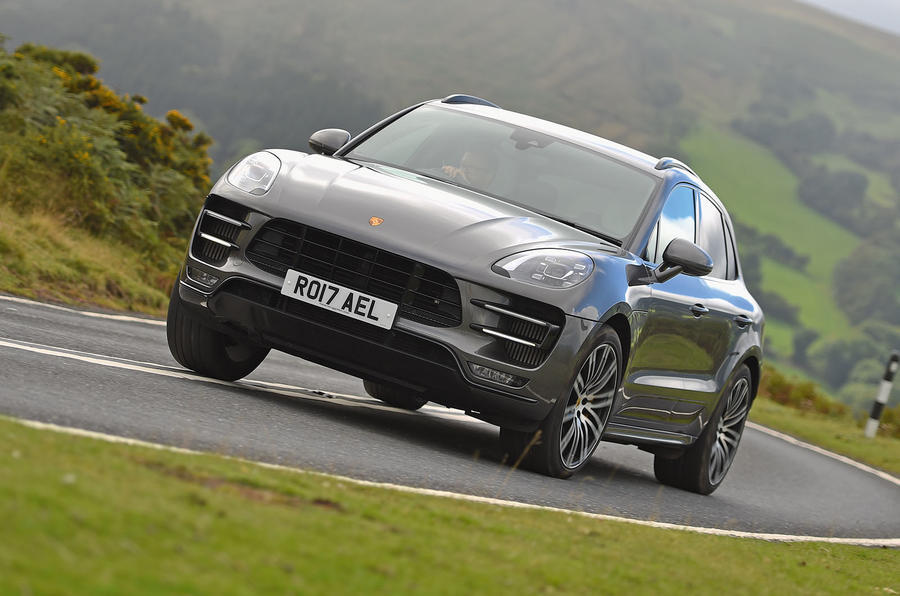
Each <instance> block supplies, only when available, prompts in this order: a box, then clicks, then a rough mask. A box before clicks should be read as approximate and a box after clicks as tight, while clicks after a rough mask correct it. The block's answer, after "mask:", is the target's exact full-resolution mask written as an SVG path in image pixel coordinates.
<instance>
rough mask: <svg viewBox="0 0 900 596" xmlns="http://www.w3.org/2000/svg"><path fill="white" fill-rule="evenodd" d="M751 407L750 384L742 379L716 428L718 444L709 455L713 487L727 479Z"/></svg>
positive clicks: (731, 395) (734, 388)
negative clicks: (726, 475)
mask: <svg viewBox="0 0 900 596" xmlns="http://www.w3.org/2000/svg"><path fill="white" fill-rule="evenodd" d="M749 406H750V383H749V381H748V380H747V379H746V378H744V377H741V378H739V379H738V380H737V382H736V383H735V384H734V386H733V387H732V388H731V393H729V394H728V402H727V403H726V404H725V410H724V411H723V412H722V416H721V417H720V418H719V422H718V425H717V427H716V442H715V443H713V446H712V450H711V451H710V454H709V482H710V484H712V485H718V484H719V483H720V482H721V481H722V479H723V478H725V474H726V473H727V472H728V468H730V467H731V462H732V461H734V456H735V454H736V453H737V448H738V443H740V441H741V434H742V433H743V432H744V420H745V419H746V418H747V412H748V411H749Z"/></svg>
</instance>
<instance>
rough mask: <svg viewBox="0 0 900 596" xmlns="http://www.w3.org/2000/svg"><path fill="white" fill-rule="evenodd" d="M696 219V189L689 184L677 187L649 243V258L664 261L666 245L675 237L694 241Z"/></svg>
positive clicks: (653, 260) (657, 261)
mask: <svg viewBox="0 0 900 596" xmlns="http://www.w3.org/2000/svg"><path fill="white" fill-rule="evenodd" d="M694 220H695V217H694V190H693V189H692V188H691V187H689V186H677V187H675V190H673V191H672V194H670V195H669V198H668V199H666V206H665V207H663V210H662V214H661V215H660V216H659V222H658V223H657V224H656V227H654V229H653V233H652V234H651V236H650V240H649V241H648V243H647V260H648V261H651V262H653V263H662V257H663V253H664V252H665V250H666V247H667V246H668V245H669V242H671V241H672V240H674V239H675V238H684V239H685V240H690V241H691V242H694Z"/></svg>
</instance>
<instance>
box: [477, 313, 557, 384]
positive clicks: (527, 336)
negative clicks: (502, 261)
mask: <svg viewBox="0 0 900 596" xmlns="http://www.w3.org/2000/svg"><path fill="white" fill-rule="evenodd" d="M471 302H472V304H474V305H475V306H479V307H481V308H483V309H485V310H488V311H490V312H492V313H496V314H497V315H498V321H497V324H496V326H487V325H477V324H473V325H472V328H473V329H478V330H480V331H481V332H482V333H485V334H487V335H490V336H492V337H496V338H497V340H498V341H499V342H500V343H501V344H502V346H503V355H504V356H505V358H504V359H505V360H507V361H508V362H510V363H511V364H515V365H517V366H523V367H525V368H536V367H538V366H540V365H541V364H542V363H543V362H544V360H546V358H547V356H548V355H549V354H550V350H552V349H553V346H554V345H555V344H556V340H557V339H558V338H559V332H560V329H561V328H562V323H563V321H564V317H563V316H562V313H561V312H559V311H558V309H555V308H553V307H550V306H547V305H542V304H539V303H536V302H531V301H529V302H528V303H527V304H525V305H523V304H513V305H501V304H492V303H490V302H485V301H484V300H472V301H471ZM518 302H522V300H521V299H519V300H518ZM526 312H527V313H528V314H525V313H526Z"/></svg>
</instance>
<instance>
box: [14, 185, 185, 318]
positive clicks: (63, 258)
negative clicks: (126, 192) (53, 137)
mask: <svg viewBox="0 0 900 596" xmlns="http://www.w3.org/2000/svg"><path fill="white" fill-rule="evenodd" d="M175 274H176V271H168V270H162V269H161V268H160V266H159V265H158V264H155V263H154V262H153V258H152V255H142V254H140V253H139V252H137V251H135V250H134V249H132V248H129V247H127V246H124V245H122V244H117V243H115V242H112V241H110V240H108V239H101V238H96V237H94V236H91V235H90V234H88V233H87V232H84V231H82V230H79V229H76V228H72V227H71V226H67V225H66V224H65V222H64V221H62V219H61V217H60V216H57V215H50V214H42V213H31V214H28V215H21V214H19V213H18V212H16V211H15V210H13V209H12V208H10V206H9V205H6V204H4V203H3V202H0V291H5V292H9V293H12V294H16V295H19V296H25V297H27V298H34V299H37V300H43V301H52V302H63V303H66V304H73V305H78V306H99V307H101V308H107V309H114V310H129V311H137V312H142V313H147V314H153V315H162V314H164V313H165V309H166V306H167V305H168V303H169V297H168V293H167V289H168V288H169V287H171V283H172V280H174V279H175Z"/></svg>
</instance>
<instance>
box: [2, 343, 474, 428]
mask: <svg viewBox="0 0 900 596" xmlns="http://www.w3.org/2000/svg"><path fill="white" fill-rule="evenodd" d="M0 347H7V348H13V349H16V350H23V351H26V352H32V353H35V354H42V355H44V356H54V357H57V358H67V359H70V360H77V361H80V362H86V363H88V364H96V365H99V366H106V367H109V368H118V369H124V370H133V371H136V372H143V373H149V374H152V375H158V376H161V377H170V378H173V379H185V380H188V381H197V382H200V383H209V384H213V385H224V386H226V387H235V388H237V389H245V390H248V389H249V390H253V391H264V392H267V393H274V394H276V395H282V396H285V397H291V398H295V399H305V400H310V401H321V402H328V403H332V404H340V405H345V406H351V407H361V408H369V409H372V410H382V411H386V412H393V413H396V414H406V415H411V416H421V415H422V412H410V411H409V410H402V409H397V408H393V407H391V406H388V405H385V404H383V403H382V402H379V401H376V400H374V399H370V398H366V397H359V396H355V395H347V394H344V393H331V392H329V391H322V390H319V389H308V388H305V387H295V386H292V385H285V384H282V383H268V382H266V381H252V380H244V381H237V382H231V381H221V380H219V379H213V378H210V377H204V376H202V375H198V374H196V373H192V372H190V371H187V370H183V369H173V368H171V367H168V366H165V365H162V364H153V363H150V362H141V361H138V360H126V359H123V358H115V357H114V356H106V355H103V354H92V353H90V352H80V351H76V350H69V349H67V348H59V347H55V346H46V345H42V344H35V343H31V342H23V341H19V340H14V339H10V338H0ZM423 410H425V413H426V415H430V416H437V417H439V418H448V419H452V420H462V421H466V422H474V423H478V424H483V423H482V422H480V421H476V420H475V419H474V418H471V417H469V416H466V415H465V414H464V413H463V412H459V411H458V410H449V409H447V408H441V407H435V406H428V407H426V408H423Z"/></svg>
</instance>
